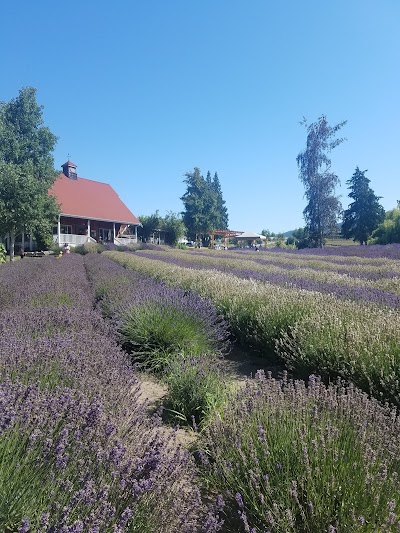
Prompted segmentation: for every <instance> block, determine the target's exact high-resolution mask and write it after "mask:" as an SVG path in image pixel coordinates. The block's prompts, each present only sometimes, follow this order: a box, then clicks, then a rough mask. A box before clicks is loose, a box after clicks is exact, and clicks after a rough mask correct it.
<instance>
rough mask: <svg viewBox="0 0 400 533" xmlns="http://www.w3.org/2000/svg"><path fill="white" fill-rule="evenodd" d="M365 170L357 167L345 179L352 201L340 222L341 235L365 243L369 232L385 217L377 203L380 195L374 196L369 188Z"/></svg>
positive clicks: (383, 211)
mask: <svg viewBox="0 0 400 533" xmlns="http://www.w3.org/2000/svg"><path fill="white" fill-rule="evenodd" d="M366 172H367V171H366V170H363V171H361V170H360V169H359V168H358V167H357V168H356V170H355V172H354V174H353V176H352V177H351V178H350V179H349V180H348V181H346V183H347V185H349V189H350V193H349V197H350V198H352V199H353V202H352V203H351V204H350V205H349V207H348V209H346V211H345V212H344V216H343V224H342V235H343V236H344V237H345V238H346V239H351V238H352V239H353V240H354V241H359V243H360V244H367V240H368V238H369V237H370V235H371V233H372V232H373V231H374V230H375V229H376V228H377V227H378V225H379V224H380V223H381V222H383V219H384V218H385V210H384V209H383V207H382V206H381V205H380V203H379V199H380V198H381V197H380V196H376V195H375V193H374V191H373V190H372V189H371V188H370V186H369V183H370V180H369V179H368V178H367V177H366V175H365V173H366Z"/></svg>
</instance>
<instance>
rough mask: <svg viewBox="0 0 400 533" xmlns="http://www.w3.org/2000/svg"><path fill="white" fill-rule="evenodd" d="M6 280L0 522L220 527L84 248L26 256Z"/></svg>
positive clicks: (99, 527)
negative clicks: (124, 344) (104, 309)
mask: <svg viewBox="0 0 400 533" xmlns="http://www.w3.org/2000/svg"><path fill="white" fill-rule="evenodd" d="M39 265H40V266H39ZM14 267H15V268H14ZM0 280H1V282H2V284H1V286H2V288H3V287H4V285H3V283H4V282H6V287H7V292H3V293H2V294H3V296H4V298H3V300H2V301H3V304H4V305H3V307H2V309H1V312H0V344H1V346H0V354H1V356H0V376H1V380H0V383H1V386H0V403H1V407H0V418H1V422H0V465H1V467H0V486H2V487H6V488H5V491H6V492H5V493H4V492H2V503H4V502H6V504H5V508H6V509H7V512H5V514H4V513H3V512H1V513H0V526H1V529H2V530H10V531H14V530H19V531H42V532H45V531H46V532H49V531H52V532H58V531H59V532H61V531H63V532H68V531H69V532H71V533H72V532H80V531H90V532H92V533H95V532H100V531H111V530H112V531H115V532H117V531H118V532H123V531H130V530H140V531H144V532H145V531H148V532H150V531H157V530H160V531H161V530H162V531H171V532H172V531H176V530H182V531H193V530H199V531H216V530H217V529H218V527H219V526H218V524H217V520H216V518H215V517H214V515H213V514H208V511H207V510H206V509H205V507H204V506H203V505H202V503H201V498H200V492H199V489H198V487H197V482H196V479H195V473H194V468H193V463H192V461H191V459H190V457H189V456H188V454H187V453H186V452H184V451H183V450H180V449H179V447H177V446H176V445H175V443H174V439H173V437H172V438H167V437H166V436H164V434H163V433H162V432H161V431H160V420H158V419H157V417H154V418H152V419H150V418H149V417H148V415H147V412H146V409H145V407H144V406H143V402H142V401H140V398H139V395H140V390H139V386H138V382H137V380H136V377H135V375H134V373H133V370H132V367H131V365H130V362H129V359H128V357H127V356H126V354H125V353H124V352H123V351H122V350H121V349H120V348H119V347H118V345H117V342H116V339H115V336H114V333H113V331H112V330H111V329H110V327H109V326H108V325H107V323H105V322H104V320H103V319H102V317H101V315H100V313H99V312H97V311H96V310H94V304H95V299H94V294H93V292H92V290H91V287H90V284H89V282H88V279H87V276H86V272H85V269H84V265H83V258H82V257H80V256H78V255H73V254H71V255H70V256H66V257H63V258H62V259H61V260H57V259H55V258H51V257H49V258H42V259H40V261H31V262H28V261H25V262H23V261H20V262H18V263H17V264H15V265H5V266H3V267H2V268H1V269H0ZM4 494H5V496H4V498H5V499H4V498H3V495H4ZM17 495H20V496H19V497H18V498H16V496H17ZM0 505H1V504H0ZM2 509H3V508H2Z"/></svg>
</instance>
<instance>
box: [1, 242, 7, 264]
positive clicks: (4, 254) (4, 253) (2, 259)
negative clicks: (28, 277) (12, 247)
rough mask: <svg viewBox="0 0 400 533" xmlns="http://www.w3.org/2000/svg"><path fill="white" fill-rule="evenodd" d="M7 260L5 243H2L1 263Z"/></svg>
mask: <svg viewBox="0 0 400 533" xmlns="http://www.w3.org/2000/svg"><path fill="white" fill-rule="evenodd" d="M5 262H6V249H5V247H4V244H1V243H0V264H1V263H5Z"/></svg>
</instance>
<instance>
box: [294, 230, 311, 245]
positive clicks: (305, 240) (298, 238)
mask: <svg viewBox="0 0 400 533" xmlns="http://www.w3.org/2000/svg"><path fill="white" fill-rule="evenodd" d="M292 237H293V238H294V239H295V242H294V244H295V245H296V248H298V249H299V250H301V249H303V248H309V247H310V238H309V235H308V231H307V229H306V228H297V229H294V230H293V231H292Z"/></svg>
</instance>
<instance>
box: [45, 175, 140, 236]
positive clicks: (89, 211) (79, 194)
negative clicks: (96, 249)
mask: <svg viewBox="0 0 400 533" xmlns="http://www.w3.org/2000/svg"><path fill="white" fill-rule="evenodd" d="M49 192H50V194H52V195H53V196H55V197H56V199H57V202H58V204H60V206H61V214H62V215H66V216H72V217H79V218H88V219H93V220H104V221H110V222H120V223H123V224H132V225H139V224H140V222H139V220H138V219H137V218H136V217H135V215H134V214H133V213H132V212H131V211H130V210H129V209H128V208H127V207H126V205H125V204H124V203H123V201H122V200H121V199H120V197H119V196H118V194H117V193H116V192H115V191H114V189H113V188H112V187H111V185H108V184H107V183H101V182H99V181H93V180H88V179H86V178H81V177H78V178H77V179H70V178H68V177H67V176H65V174H63V173H61V174H60V175H59V177H58V178H57V179H56V181H55V182H54V184H53V186H52V187H51V189H50V191H49Z"/></svg>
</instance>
